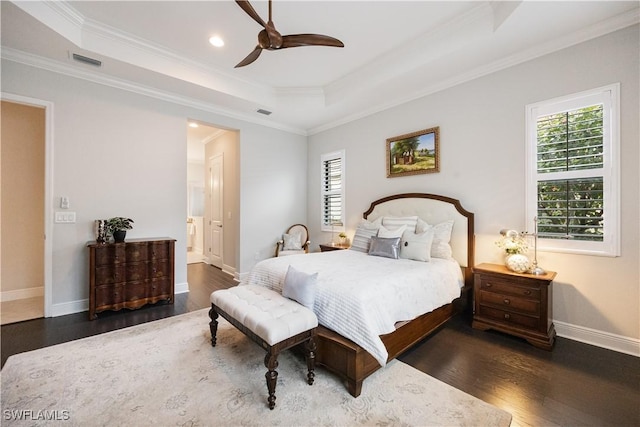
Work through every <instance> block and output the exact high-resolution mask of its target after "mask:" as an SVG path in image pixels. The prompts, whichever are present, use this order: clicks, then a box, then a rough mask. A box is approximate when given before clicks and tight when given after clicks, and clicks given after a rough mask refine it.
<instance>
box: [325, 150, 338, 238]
mask: <svg viewBox="0 0 640 427" xmlns="http://www.w3.org/2000/svg"><path fill="white" fill-rule="evenodd" d="M321 186H322V188H321V192H320V193H321V196H322V204H321V206H322V208H321V209H322V212H321V218H322V224H321V226H322V227H321V228H322V230H323V231H338V230H340V231H342V230H344V151H336V152H333V153H328V154H324V155H322V156H321Z"/></svg>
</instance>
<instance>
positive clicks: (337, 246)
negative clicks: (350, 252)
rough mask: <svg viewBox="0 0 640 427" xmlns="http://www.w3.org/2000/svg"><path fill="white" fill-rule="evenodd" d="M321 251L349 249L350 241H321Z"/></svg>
mask: <svg viewBox="0 0 640 427" xmlns="http://www.w3.org/2000/svg"><path fill="white" fill-rule="evenodd" d="M319 246H320V252H329V251H340V250H343V249H349V248H350V247H351V245H349V244H348V243H333V242H330V243H320V245H319Z"/></svg>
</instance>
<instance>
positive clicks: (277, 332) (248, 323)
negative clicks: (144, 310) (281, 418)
mask: <svg viewBox="0 0 640 427" xmlns="http://www.w3.org/2000/svg"><path fill="white" fill-rule="evenodd" d="M218 315H220V316H222V317H224V318H225V319H227V320H228V321H229V323H231V324H232V325H233V326H235V327H236V328H238V330H240V331H241V332H242V333H244V334H245V335H246V336H248V337H249V338H251V339H252V340H253V341H255V342H257V343H258V344H260V346H261V347H262V348H264V349H265V350H267V355H266V356H265V359H264V365H265V366H266V368H267V373H266V374H265V378H266V380H267V389H268V391H269V398H268V399H267V401H268V403H269V409H273V408H274V406H275V404H276V383H277V380H278V371H276V368H277V366H278V354H279V353H280V352H281V351H283V350H286V349H288V348H291V347H294V346H297V345H299V344H304V347H305V359H306V361H307V371H308V372H307V383H308V384H309V385H312V384H313V378H314V376H315V372H314V370H315V357H316V356H315V351H316V343H315V335H316V327H317V326H318V318H317V317H316V315H315V314H314V313H313V311H311V310H309V309H308V308H306V307H304V306H302V305H300V304H298V303H297V302H295V301H292V300H290V299H288V298H285V297H283V296H282V295H281V294H279V293H278V292H275V291H272V290H270V289H267V288H265V287H262V286H256V285H247V286H235V287H233V288H229V289H223V290H219V291H215V292H213V293H212V294H211V310H209V317H210V318H211V322H210V323H209V328H210V329H211V345H212V346H214V347H215V346H216V342H217V340H216V334H217V331H218V320H217V319H218Z"/></svg>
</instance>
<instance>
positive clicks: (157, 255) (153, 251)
mask: <svg viewBox="0 0 640 427" xmlns="http://www.w3.org/2000/svg"><path fill="white" fill-rule="evenodd" d="M168 258H169V245H168V244H167V243H165V242H159V243H151V244H150V245H149V257H148V259H150V260H157V259H168Z"/></svg>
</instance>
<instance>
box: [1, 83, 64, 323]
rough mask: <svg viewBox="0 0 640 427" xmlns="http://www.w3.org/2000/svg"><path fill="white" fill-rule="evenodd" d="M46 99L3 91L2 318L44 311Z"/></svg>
mask: <svg viewBox="0 0 640 427" xmlns="http://www.w3.org/2000/svg"><path fill="white" fill-rule="evenodd" d="M51 107H52V105H51V104H50V103H47V102H43V101H38V100H33V99H29V98H24V97H19V96H16V95H8V94H2V101H1V120H2V124H3V126H2V134H1V144H2V148H1V150H2V164H1V168H0V170H1V175H2V177H1V182H2V189H1V193H2V196H1V197H2V203H1V205H2V211H1V214H0V222H1V225H0V227H1V228H2V231H3V232H2V245H1V248H0V264H1V266H0V270H1V273H0V301H1V303H0V304H1V310H0V312H1V313H2V315H1V321H0V323H1V324H3V325H5V324H9V323H15V322H20V321H23V320H30V319H35V318H40V317H44V316H48V315H49V311H50V292H49V288H50V275H49V271H50V267H49V266H50V262H51V258H50V257H51V246H50V242H48V241H47V240H46V235H47V232H48V229H50V226H49V225H48V221H46V218H48V217H49V215H48V209H47V208H46V204H45V201H46V200H49V194H50V193H49V192H48V191H47V190H48V188H49V184H48V183H49V182H50V177H49V176H48V174H49V171H50V170H51V169H50V167H49V161H50V156H49V155H48V154H49V147H50V143H49V142H48V141H49V138H50V132H49V126H50V122H51V120H50V118H51Z"/></svg>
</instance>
